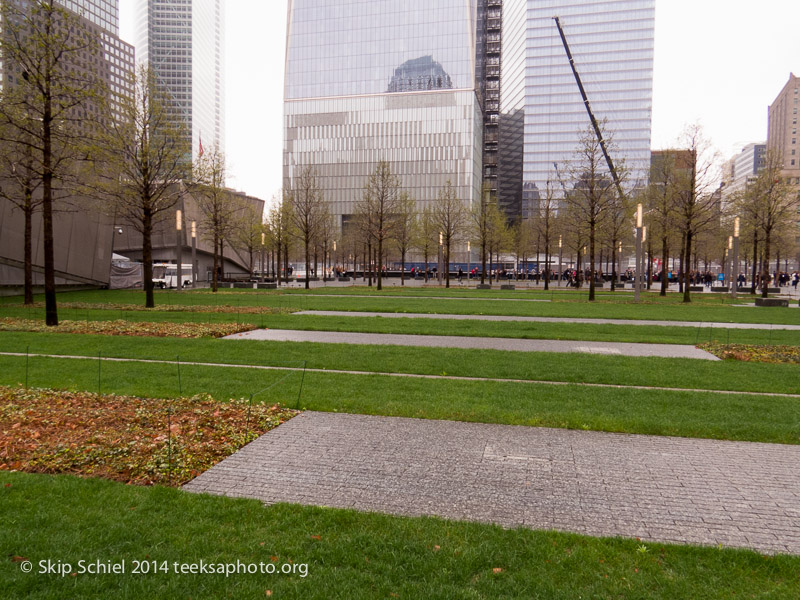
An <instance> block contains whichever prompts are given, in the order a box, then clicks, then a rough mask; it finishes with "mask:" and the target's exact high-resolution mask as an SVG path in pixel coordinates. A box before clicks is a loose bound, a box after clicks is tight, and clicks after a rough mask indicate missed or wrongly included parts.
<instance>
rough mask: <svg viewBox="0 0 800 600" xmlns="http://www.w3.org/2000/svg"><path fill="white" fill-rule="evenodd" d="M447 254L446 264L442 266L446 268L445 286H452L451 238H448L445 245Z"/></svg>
mask: <svg viewBox="0 0 800 600" xmlns="http://www.w3.org/2000/svg"><path fill="white" fill-rule="evenodd" d="M445 251H446V256H445V257H444V264H443V265H442V267H443V268H444V281H445V284H444V287H446V288H449V287H450V240H447V244H446V245H445Z"/></svg>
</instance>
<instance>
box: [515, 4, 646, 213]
mask: <svg viewBox="0 0 800 600" xmlns="http://www.w3.org/2000/svg"><path fill="white" fill-rule="evenodd" d="M555 16H558V17H560V20H561V24H562V27H563V29H564V33H565V36H566V38H567V41H568V43H569V46H570V49H571V51H572V55H573V57H574V60H575V65H576V67H577V70H578V72H579V74H580V76H581V78H582V80H583V85H584V87H585V88H586V92H587V95H588V98H589V101H590V103H591V107H592V109H593V111H594V113H595V115H596V117H597V119H598V120H599V121H606V125H605V129H606V131H607V132H608V135H609V136H613V140H614V143H615V144H616V146H617V148H618V151H617V152H616V154H615V156H613V158H614V159H615V161H616V162H617V163H619V164H621V163H623V162H624V163H625V165H626V167H627V169H628V170H629V171H630V173H631V177H630V178H629V181H630V183H631V185H633V184H635V183H636V182H640V181H644V180H645V179H646V177H647V171H648V169H649V163H650V127H651V112H652V90H653V55H654V35H655V0H602V1H600V0H504V1H503V55H502V75H501V86H502V89H501V107H500V113H501V114H500V139H499V146H500V149H499V178H500V182H499V188H500V204H501V206H502V207H503V208H504V210H505V211H506V213H507V214H508V215H509V216H512V217H513V216H523V217H526V216H529V215H530V213H531V211H532V210H535V208H536V206H537V200H538V199H539V197H540V196H541V195H542V193H543V192H544V190H545V188H546V186H547V184H548V181H549V182H551V184H552V185H554V186H555V188H556V193H559V190H560V183H559V181H558V174H557V168H558V169H563V168H564V167H565V165H566V164H567V163H568V162H570V161H571V160H572V159H573V157H574V154H575V150H576V148H577V146H578V144H579V137H580V134H581V132H582V131H585V130H586V129H587V127H589V126H590V121H589V118H588V115H587V113H586V109H585V107H584V103H583V99H582V98H581V95H580V91H579V89H578V86H577V84H576V82H575V79H574V77H573V74H572V70H571V68H570V64H569V60H568V59H567V54H566V52H565V49H564V46H563V44H562V41H561V37H560V36H559V32H558V29H557V27H556V24H555V22H554V20H553V17H555Z"/></svg>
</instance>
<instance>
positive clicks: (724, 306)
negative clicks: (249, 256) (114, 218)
mask: <svg viewBox="0 0 800 600" xmlns="http://www.w3.org/2000/svg"><path fill="white" fill-rule="evenodd" d="M473 292H474V291H473V290H470V292H465V293H466V294H468V295H467V296H465V299H453V300H437V299H436V297H435V296H428V297H404V296H397V295H394V296H391V295H378V294H375V295H374V296H373V295H367V297H358V296H356V295H353V297H336V296H334V295H332V294H327V295H326V294H321V293H316V292H315V293H301V292H284V291H283V290H280V291H260V290H259V291H256V290H226V291H223V292H218V293H217V294H213V293H211V292H208V291H205V290H203V291H194V292H188V291H185V292H179V293H175V292H161V293H159V294H156V303H157V304H159V305H167V306H173V305H186V306H193V305H203V306H209V305H211V306H214V305H219V306H223V305H224V306H242V307H244V306H264V307H274V308H278V309H285V308H290V309H299V310H350V311H368V312H411V313H437V312H440V313H451V314H486V315H519V316H541V317H565V318H569V317H585V318H609V319H634V320H635V319H645V320H650V319H652V320H664V321H698V322H704V323H708V322H723V323H724V322H730V323H785V324H797V323H798V322H800V315H798V313H797V312H796V311H795V310H793V309H785V308H763V307H759V308H754V307H748V306H740V304H742V303H744V302H746V300H738V301H737V303H736V304H731V301H730V298H726V297H716V298H709V299H708V300H705V299H703V300H702V301H699V300H698V301H697V302H693V303H691V304H688V305H686V304H682V303H679V302H676V301H675V300H674V299H673V298H671V299H670V301H661V300H660V299H659V297H658V296H655V295H654V296H652V297H648V298H647V300H648V301H647V302H643V303H640V304H635V303H632V302H623V303H620V302H618V301H613V299H612V301H598V302H587V301H585V299H581V298H579V297H576V296H573V297H571V298H572V299H569V300H567V299H560V298H559V297H556V295H555V292H554V293H553V294H552V295H551V297H550V300H551V301H550V302H528V301H525V300H530V299H537V298H535V297H525V298H520V297H515V298H509V299H502V298H484V297H482V296H473V295H471V294H472V293H473ZM468 298H479V299H478V300H474V299H468ZM59 299H60V300H61V301H64V302H88V303H103V302H109V303H114V304H118V303H120V304H132V305H137V304H138V305H139V306H144V294H143V293H142V292H138V291H127V290H99V291H85V292H65V293H62V294H59ZM515 299H516V300H520V301H514V300H515ZM538 299H544V297H542V298H538ZM498 300H503V301H498ZM14 305H16V306H20V300H19V299H18V298H13V299H7V300H4V301H3V302H2V303H0V306H14Z"/></svg>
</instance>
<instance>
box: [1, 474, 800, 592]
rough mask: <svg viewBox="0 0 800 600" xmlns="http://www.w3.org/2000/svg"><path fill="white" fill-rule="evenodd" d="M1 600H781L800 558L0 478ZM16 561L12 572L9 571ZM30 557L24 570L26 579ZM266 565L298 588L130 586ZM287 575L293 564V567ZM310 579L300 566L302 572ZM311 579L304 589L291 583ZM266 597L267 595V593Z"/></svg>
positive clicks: (206, 580)
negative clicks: (46, 570) (85, 565)
mask: <svg viewBox="0 0 800 600" xmlns="http://www.w3.org/2000/svg"><path fill="white" fill-rule="evenodd" d="M0 498H2V501H1V502H0V518H2V521H3V527H2V529H0V546H2V551H3V556H4V560H3V561H2V565H3V566H2V568H1V569H0V597H2V598H27V599H31V600H34V599H35V600H45V599H46V600H51V599H52V600H60V599H62V598H70V599H73V600H78V599H83V598H111V597H113V598H119V599H128V598H130V599H139V598H148V599H160V598H163V599H170V600H172V599H174V598H194V599H206V598H209V599H211V598H213V599H218V598H237V599H239V598H264V597H272V598H303V599H315V598H319V599H323V598H324V599H329V598H342V599H360V598H365V599H366V598H370V599H371V598H387V599H391V598H410V599H417V598H425V599H442V600H454V599H474V598H525V599H531V598H534V599H542V600H558V599H564V600H574V599H576V598H597V599H612V598H631V599H634V598H635V599H647V598H659V599H660V598H663V599H670V600H676V599H687V600H688V599H691V600H695V599H697V598H703V599H704V600H706V599H707V600H716V599H719V600H722V599H729V598H763V599H767V598H769V599H771V600H778V599H784V598H785V599H787V600H789V599H791V600H794V599H796V598H797V597H798V596H800V557H789V556H761V555H759V554H757V553H754V552H749V551H741V550H728V549H718V548H698V547H691V546H673V545H665V544H656V543H649V542H637V541H635V540H622V539H595V538H588V537H583V536H578V535H571V534H562V533H555V532H538V531H529V530H525V529H513V530H507V529H503V528H500V527H496V526H490V525H482V524H475V523H462V522H453V521H444V520H441V519H435V518H401V517H392V516H386V515H379V514H372V513H359V512H355V511H344V510H334V509H325V508H309V507H299V506H291V505H275V506H270V507H264V506H263V505H262V504H261V503H260V502H258V501H255V500H242V499H229V498H219V497H211V496H198V495H193V494H188V493H185V492H182V491H180V490H174V489H167V488H141V487H133V486H125V485H122V484H117V483H112V482H108V481H102V480H82V479H77V478H73V477H65V476H58V477H53V476H46V475H28V474H22V473H8V472H2V471H0ZM15 557H16V560H17V561H18V562H14V561H13V560H12V559H14V558H15ZM22 559H28V560H29V561H30V562H31V563H32V565H33V567H34V571H33V572H32V573H30V574H25V573H23V572H22V570H21V565H22V562H21V560H22ZM47 559H49V560H51V561H52V562H53V563H58V562H59V561H61V563H62V564H63V563H70V564H71V565H73V569H74V570H75V571H77V570H78V563H79V561H81V560H84V561H87V562H94V561H98V560H99V561H101V562H106V561H112V562H115V563H118V562H121V561H125V563H126V567H127V572H126V574H124V575H121V574H107V575H89V574H78V575H76V576H70V575H67V576H65V577H60V576H58V575H54V574H49V575H48V574H40V573H38V571H39V567H40V564H39V561H42V560H47ZM134 560H137V561H156V564H157V565H159V566H163V565H164V561H166V563H167V568H168V569H170V570H174V568H175V567H174V563H181V564H192V563H194V564H197V563H199V562H200V561H201V560H203V561H205V562H206V563H236V561H240V562H242V563H245V564H258V563H264V564H265V565H267V564H274V565H277V567H278V568H284V565H286V567H285V568H287V569H294V570H295V573H294V574H287V575H278V574H275V575H261V574H254V575H250V574H239V575H231V576H230V577H227V578H226V577H225V576H223V575H211V574H206V575H200V574H194V575H192V574H189V573H187V574H183V575H180V574H178V575H175V574H172V573H170V574H168V575H167V574H163V573H158V574H152V573H151V574H149V575H133V574H131V572H130V571H131V569H132V568H133V565H134V563H133V561H134ZM293 565H294V566H293ZM306 567H307V568H306ZM304 572H305V573H306V576H305V577H303V576H302V573H304ZM268 590H269V592H271V594H269V595H268V594H267V591H268Z"/></svg>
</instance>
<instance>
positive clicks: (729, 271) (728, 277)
mask: <svg viewBox="0 0 800 600" xmlns="http://www.w3.org/2000/svg"><path fill="white" fill-rule="evenodd" d="M725 256H726V257H727V259H728V261H727V264H726V265H725V267H726V269H725V271H726V273H725V281H727V282H728V286H730V285H731V284H732V283H733V236H732V235H729V236H728V247H727V248H725Z"/></svg>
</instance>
